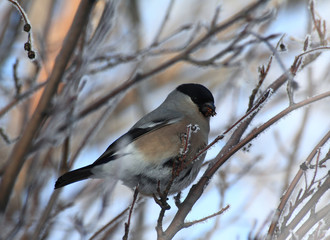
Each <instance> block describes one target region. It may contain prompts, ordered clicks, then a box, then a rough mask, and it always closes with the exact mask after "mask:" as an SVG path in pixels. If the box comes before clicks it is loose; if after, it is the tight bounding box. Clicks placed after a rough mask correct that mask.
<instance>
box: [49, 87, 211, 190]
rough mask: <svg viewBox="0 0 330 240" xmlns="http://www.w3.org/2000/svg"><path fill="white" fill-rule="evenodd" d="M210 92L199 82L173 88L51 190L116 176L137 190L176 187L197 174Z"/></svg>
mask: <svg viewBox="0 0 330 240" xmlns="http://www.w3.org/2000/svg"><path fill="white" fill-rule="evenodd" d="M215 115H216V112H215V103H214V97H213V95H212V93H211V92H210V90H209V89H208V88H206V87H205V86H203V85H202V84H198V83H185V84H181V85H179V86H178V87H176V88H175V89H174V90H173V91H172V92H170V93H169V95H168V96H167V97H166V99H165V100H164V102H163V103H161V105H159V107H157V108H156V109H154V110H153V111H151V112H150V113H148V114H146V115H145V116H144V117H142V118H141V119H140V120H139V121H137V122H136V124H134V125H133V126H132V127H131V128H130V129H129V130H128V131H127V132H126V133H125V134H124V135H122V136H121V137H119V138H118V139H117V140H115V141H114V142H113V143H112V144H110V145H109V147H108V148H107V149H106V150H105V152H104V153H103V154H102V155H101V156H100V157H99V158H98V159H96V161H95V162H93V163H92V164H90V165H88V166H85V167H82V168H79V169H76V170H73V171H70V172H67V173H65V174H63V175H62V176H60V177H59V178H58V180H57V181H56V183H55V189H58V188H61V187H64V186H66V185H68V184H71V183H74V182H77V181H81V180H85V179H89V178H92V179H93V178H97V179H98V178H105V179H109V178H110V179H115V180H120V181H121V182H122V183H123V184H124V185H126V186H128V187H129V188H131V189H134V188H137V189H138V191H139V193H142V194H144V195H154V194H157V193H160V192H163V191H165V190H166V189H168V194H175V193H179V192H181V191H182V190H183V189H185V188H186V187H188V186H189V185H190V184H191V183H192V182H193V181H194V180H195V178H196V177H197V174H198V172H199V170H200V168H201V166H202V163H203V161H204V158H205V155H206V151H205V147H206V146H207V144H208V135H209V132H210V118H211V117H213V116H215Z"/></svg>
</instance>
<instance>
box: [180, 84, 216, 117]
mask: <svg viewBox="0 0 330 240" xmlns="http://www.w3.org/2000/svg"><path fill="white" fill-rule="evenodd" d="M176 89H177V90H178V91H179V92H182V93H184V94H186V95H188V96H189V97H190V98H191V100H192V101H193V102H194V103H195V104H196V105H197V106H198V108H199V111H200V112H201V113H202V114H203V115H204V116H205V117H210V116H214V115H216V112H215V106H214V98H213V95H212V93H211V92H210V90H208V89H207V88H206V87H204V86H203V85H201V84H197V83H186V84H182V85H180V86H178V87H177V88H176Z"/></svg>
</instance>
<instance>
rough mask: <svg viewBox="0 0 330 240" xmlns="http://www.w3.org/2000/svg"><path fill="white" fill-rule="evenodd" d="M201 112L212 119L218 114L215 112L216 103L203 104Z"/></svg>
mask: <svg viewBox="0 0 330 240" xmlns="http://www.w3.org/2000/svg"><path fill="white" fill-rule="evenodd" d="M201 112H202V113H203V115H204V116H205V117H210V116H212V117H213V116H215V115H216V114H217V113H216V112H215V106H214V103H211V102H209V103H205V104H203V106H202V108H201Z"/></svg>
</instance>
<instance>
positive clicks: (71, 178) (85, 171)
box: [55, 165, 93, 189]
mask: <svg viewBox="0 0 330 240" xmlns="http://www.w3.org/2000/svg"><path fill="white" fill-rule="evenodd" d="M92 167H93V166H92V165H88V166H86V167H83V168H79V169H76V170H73V171H71V172H67V173H65V174H63V175H62V176H61V177H59V178H58V179H57V181H56V183H55V189H57V188H61V187H64V186H66V185H68V184H71V183H74V182H78V181H81V180H85V179H87V178H89V177H90V176H92V175H93V173H92V172H91V169H92Z"/></svg>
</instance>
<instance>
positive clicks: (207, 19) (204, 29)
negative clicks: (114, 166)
mask: <svg viewBox="0 0 330 240" xmlns="http://www.w3.org/2000/svg"><path fill="white" fill-rule="evenodd" d="M18 2H19V3H20V6H21V7H22V8H23V9H24V10H25V12H26V15H27V17H28V19H29V22H30V25H31V27H32V29H31V31H30V32H29V33H28V32H25V31H23V25H24V21H23V20H22V17H21V15H20V13H19V11H18V9H17V8H16V7H15V6H14V4H12V3H11V1H1V2H0V13H1V14H0V19H1V21H0V22H1V24H0V130H1V132H0V133H1V138H0V174H1V176H2V175H3V174H4V172H5V171H6V168H7V166H8V165H10V164H11V161H10V153H11V151H12V149H13V146H14V145H15V143H16V142H17V139H19V138H20V136H21V134H22V131H23V129H24V128H26V127H29V126H28V122H29V119H30V117H31V115H32V114H33V112H34V110H35V108H36V106H37V104H38V101H39V99H40V96H41V94H42V92H43V88H44V86H45V83H47V79H48V77H49V76H50V74H51V72H52V68H53V66H54V63H55V61H56V56H57V54H58V53H59V50H60V49H61V46H62V43H63V40H64V38H65V36H66V34H67V31H68V29H69V27H70V25H71V23H72V20H73V18H74V15H75V13H76V11H77V8H78V6H79V3H80V1H78V0H71V1H64V0H53V1H52V0H25V1H18ZM251 2H253V1H240V0H232V1H219V0H205V1H198V0H180V1H179V0H177V1H174V0H158V1H148V0H125V1H107V0H99V1H97V2H96V4H95V7H94V9H93V10H92V13H91V15H90V19H89V22H88V24H87V25H86V26H84V32H83V34H82V36H81V39H80V41H79V44H78V45H77V47H76V49H75V51H74V53H73V56H72V58H71V61H70V63H69V66H68V67H67V69H66V70H65V73H64V76H63V79H62V81H61V83H60V86H59V88H58V89H57V93H56V96H55V97H54V98H53V99H52V106H51V107H50V108H49V112H50V117H49V118H48V119H47V121H46V122H45V123H44V124H43V126H42V128H41V129H40V131H39V132H38V135H37V136H36V137H35V139H34V140H33V144H32V146H33V147H32V148H31V150H30V154H29V155H28V157H27V159H26V161H25V164H24V165H23V167H22V169H21V171H20V173H19V175H18V176H17V179H16V183H15V186H14V190H13V192H12V195H11V198H10V201H9V204H8V207H7V210H6V213H5V214H4V215H3V216H2V218H1V221H2V223H1V225H2V230H1V233H0V238H1V239H121V237H122V236H123V234H124V222H125V221H127V214H125V213H124V214H123V215H120V213H122V212H123V211H124V210H125V209H126V208H127V207H128V206H130V204H131V202H132V196H133V192H132V190H130V189H128V188H127V187H125V186H122V185H121V184H120V183H119V184H116V182H113V181H110V180H106V181H105V180H88V181H83V182H79V183H75V184H72V185H70V186H67V187H65V188H64V189H62V190H60V191H56V192H54V190H53V187H54V183H55V181H56V179H57V178H58V176H59V175H61V172H63V171H64V170H68V169H71V168H78V167H81V166H84V165H86V164H90V163H92V162H93V161H94V160H95V159H97V158H98V157H99V156H100V155H101V154H102V153H103V151H104V150H105V149H106V148H107V146H108V145H109V144H111V143H112V142H113V141H114V140H116V139H117V138H118V137H119V136H120V135H121V134H123V133H125V132H126V131H127V130H128V129H129V128H130V127H131V126H132V125H133V124H134V123H135V122H136V121H137V120H139V119H140V117H142V116H143V115H144V114H146V113H148V112H150V111H151V110H153V109H154V108H156V107H157V106H158V105H159V104H161V103H162V101H163V100H164V99H165V97H166V96H167V94H168V93H169V92H170V91H172V90H173V89H174V88H175V87H176V86H178V85H179V84H181V83H188V82H194V83H201V84H203V85H205V86H207V87H208V88H209V89H210V90H211V91H212V93H213V95H214V96H215V101H216V107H217V113H218V114H217V115H216V117H214V118H212V120H211V133H210V140H209V141H212V140H213V139H214V138H215V137H216V136H218V135H220V134H221V133H223V132H224V131H225V130H226V129H227V128H228V127H229V126H231V125H232V124H233V123H234V122H235V121H237V120H238V119H239V118H240V117H241V116H243V115H244V114H245V112H246V110H247V108H248V104H249V97H250V95H251V94H252V91H253V90H254V89H256V86H257V85H258V83H259V80H260V79H261V74H260V72H261V71H260V69H261V67H262V66H264V67H265V68H267V65H268V64H269V60H270V58H271V56H272V54H273V51H274V49H277V52H276V54H275V57H273V58H272V62H271V64H269V66H270V68H269V71H268V72H267V76H266V78H265V79H264V81H263V83H262V84H261V86H260V88H258V89H257V92H256V96H257V97H258V96H260V93H261V92H262V91H263V90H265V89H266V87H267V86H269V85H270V84H271V83H272V82H274V81H275V80H276V79H277V78H279V77H280V76H281V75H282V74H283V73H284V72H285V71H286V70H287V69H289V68H290V67H291V65H292V64H293V62H294V60H295V57H296V56H298V55H299V54H302V53H304V52H306V51H307V50H309V49H314V48H317V47H322V46H326V45H327V41H328V39H329V38H328V34H329V30H328V25H329V23H330V15H329V9H330V2H329V1H327V0H319V1H317V3H314V1H307V0H294V1H293V0H290V1H289V0H287V1H285V0H270V1H268V2H267V3H266V4H264V5H262V6H261V7H259V8H256V9H254V10H253V11H252V12H251V13H250V14H249V15H248V16H245V17H244V18H241V19H239V20H237V21H235V22H234V23H233V24H230V25H229V26H228V27H225V28H224V30H222V31H220V32H219V33H217V34H213V35H212V37H211V38H209V39H208V41H206V42H204V43H201V44H199V45H198V47H197V48H196V49H195V50H194V51H193V52H192V53H191V54H189V57H188V58H182V59H181V60H180V61H176V62H172V63H171V62H170V61H171V59H173V58H174V57H176V56H178V55H179V54H181V53H183V52H184V51H186V50H187V49H188V48H189V47H190V46H191V45H193V44H195V43H196V42H198V40H200V39H202V38H203V37H204V36H205V35H207V34H211V33H212V29H214V28H213V27H214V26H216V25H217V24H218V25H220V24H221V23H223V22H225V21H227V20H228V19H231V18H233V16H235V14H236V13H238V12H240V11H242V10H243V9H245V8H246V6H248V5H249V4H250V3H251ZM215 16H217V17H215ZM317 24H319V25H317ZM261 38H263V39H264V40H262V39H261ZM26 42H28V43H30V44H31V48H32V50H33V51H34V52H35V55H36V57H35V58H34V59H29V57H28V51H25V50H24V44H25V43H26ZM267 43H269V44H270V45H271V47H270V46H268V45H267ZM325 49H326V47H325ZM217 54H218V55H217ZM214 56H216V57H214ZM273 56H274V55H273ZM308 57H309V58H308ZM308 57H306V58H304V59H303V61H305V62H306V66H305V65H304V64H302V66H301V70H300V71H299V72H298V74H297V75H296V76H295V77H294V100H295V102H299V101H302V100H304V99H307V98H309V97H312V96H314V95H317V94H320V93H322V92H326V91H329V89H330V74H329V71H330V53H329V52H327V51H326V50H324V49H323V50H322V51H318V52H313V55H308ZM310 58H312V60H311V59H310ZM166 62H170V64H169V65H168V66H166V67H164V68H163V69H162V71H156V73H155V74H150V75H148V73H152V71H153V70H155V69H157V67H159V66H164V63H166ZM307 62H308V65H307ZM137 74H146V75H148V77H145V78H144V79H143V81H140V82H139V83H137V84H134V86H133V87H130V88H127V89H126V90H125V91H123V92H121V93H120V94H119V95H117V96H116V97H115V98H109V97H108V95H109V93H111V92H112V91H113V90H114V89H116V88H117V87H119V86H121V85H122V84H125V83H127V82H128V81H129V80H130V79H132V78H133V77H134V76H136V75H137ZM100 99H105V101H103V102H100V101H99V100H100ZM288 106H289V99H288V96H287V90H286V85H285V86H283V87H282V88H281V89H280V90H279V91H278V92H277V93H276V94H274V95H273V96H272V97H271V99H270V100H268V101H267V103H266V104H265V106H264V107H263V109H262V110H261V112H260V113H259V114H258V115H257V117H256V118H255V119H254V120H253V121H252V123H251V124H250V127H249V128H248V129H247V131H246V134H245V135H247V134H248V133H249V132H250V131H251V130H253V129H254V128H256V127H258V126H260V125H261V124H263V123H265V122H266V121H268V120H269V119H270V118H272V117H273V116H275V115H276V114H278V113H279V112H280V111H282V110H283V109H285V108H286V107H288ZM82 112H85V113H86V114H85V115H82V114H81V113H82ZM329 119H330V108H329V99H324V100H321V101H318V102H316V103H313V104H311V105H309V106H307V107H304V108H301V109H298V110H296V111H294V112H292V113H291V114H289V115H287V116H286V117H284V118H283V119H281V120H280V121H279V122H278V123H276V124H275V125H273V126H271V127H270V128H269V129H268V130H267V131H265V132H264V133H263V134H261V135H260V136H259V137H258V138H256V139H255V140H253V141H252V142H251V144H249V145H248V146H245V148H244V149H242V150H240V151H239V152H237V153H236V154H235V155H234V156H233V157H232V158H231V159H230V160H229V161H228V162H227V163H226V164H225V165H224V166H222V168H221V169H220V170H219V171H218V173H217V174H216V175H215V176H214V177H213V178H212V179H211V181H210V184H209V185H208V187H207V188H206V189H205V192H204V194H203V196H202V197H201V199H200V200H199V201H198V202H197V204H196V205H195V206H194V208H193V209H192V211H191V213H190V214H189V215H188V219H187V220H188V221H194V220H197V219H201V218H203V217H206V216H208V215H211V214H213V213H215V212H217V211H219V210H220V209H221V208H223V207H225V206H226V205H227V204H229V205H230V208H229V210H227V211H226V212H225V213H223V214H222V215H220V216H216V217H213V218H211V219H208V220H206V221H203V222H202V223H199V224H196V225H194V226H192V227H190V228H189V229H183V230H181V231H180V232H179V233H178V234H177V235H176V236H175V237H174V239H263V238H264V236H265V234H266V233H267V230H268V227H269V224H270V221H271V217H272V216H273V214H274V210H275V209H276V208H277V206H278V204H279V202H280V199H281V196H282V195H283V193H284V192H285V190H286V188H287V187H288V185H289V184H290V182H291V181H292V179H293V177H294V176H295V174H296V173H297V171H298V170H299V169H300V167H299V166H300V165H301V164H302V163H303V162H305V161H306V159H307V157H308V155H309V154H310V152H311V151H312V150H313V149H314V147H315V145H316V144H317V143H318V142H319V141H320V140H321V138H322V137H324V135H325V134H326V133H327V132H328V131H329V129H330V128H329V127H330V121H329ZM63 126H64V127H63ZM59 129H61V130H59ZM63 129H64V130H63ZM229 137H230V133H229V134H227V135H226V136H225V138H224V139H223V140H221V141H219V142H218V143H217V144H215V145H214V146H213V147H212V148H211V149H210V150H209V151H208V154H207V157H206V161H208V160H211V159H213V158H214V157H215V156H216V155H217V154H218V153H219V151H220V150H221V148H222V147H223V146H224V144H225V143H226V140H228V138H229ZM329 147H330V143H329V141H328V142H327V143H326V144H325V145H324V146H322V147H321V148H320V149H319V155H318V158H317V159H316V158H315V159H314V160H313V161H314V162H312V164H314V166H316V165H317V163H316V162H315V161H321V160H322V159H327V158H329V152H328V151H329ZM205 170H206V167H204V168H203V169H202V170H201V173H200V175H201V174H202V173H203V172H204V171H205ZM328 171H329V163H326V161H324V164H323V165H322V167H320V168H317V171H316V170H315V167H314V169H308V170H306V171H305V173H304V180H301V181H300V182H299V184H298V186H297V189H296V192H295V193H294V195H293V197H292V199H291V200H290V201H291V202H292V204H293V205H294V204H295V203H297V201H296V200H297V199H296V197H297V195H298V192H299V189H304V188H305V186H308V184H309V183H311V182H312V181H314V182H315V185H313V186H316V185H317V183H320V184H321V183H322V181H323V180H324V179H325V178H326V176H327V172H328ZM314 176H315V177H314ZM313 177H314V178H313ZM197 180H198V178H197ZM318 180H320V181H319V182H318ZM305 189H306V188H305ZM188 190H189V189H187V190H185V191H183V193H182V196H183V198H184V197H185V196H186V194H187V192H188ZM329 199H330V194H329V192H326V193H325V194H324V195H322V197H321V199H320V202H319V204H320V205H318V206H317V207H316V209H319V208H321V207H323V206H329V205H328V204H329ZM303 200H304V201H301V202H299V204H298V203H297V209H296V211H299V208H302V207H303V206H304V205H303V204H304V202H306V201H308V198H304V199H303ZM169 204H170V205H171V206H172V208H171V210H169V211H167V212H166V216H165V220H164V221H165V226H166V224H168V223H169V222H170V220H171V219H172V218H173V215H174V214H175V213H176V210H177V209H176V207H175V204H174V201H173V199H172V198H170V200H169ZM298 205H299V206H298ZM291 210H292V209H290V208H289V207H287V208H286V213H287V214H292V215H290V216H292V218H294V216H295V214H296V213H297V212H294V211H293V210H292V211H291ZM159 211H160V208H159V206H158V205H157V204H156V203H155V202H154V200H153V199H152V198H142V199H140V200H139V202H138V204H137V206H136V209H135V211H134V214H133V218H132V223H131V232H130V234H131V237H130V239H156V236H157V235H156V231H155V226H156V222H157V218H158V214H159ZM306 219H308V215H306ZM329 219H330V216H329V214H328V215H327V218H324V221H323V222H322V221H320V222H319V223H318V224H316V225H314V226H313V227H312V228H311V229H310V232H309V234H310V235H306V236H317V237H318V238H319V239H326V238H327V237H330V232H329V230H328V229H329V222H330V220H329ZM327 221H328V222H327ZM326 222H327V223H326ZM108 223H109V225H108V226H107V227H106V228H104V229H102V227H103V226H105V225H106V224H108ZM302 224H303V222H301V225H302ZM326 224H328V225H326ZM297 227H299V225H298V226H297ZM313 234H314V235H313ZM290 237H292V236H288V238H290ZM318 238H313V239H318ZM306 239H309V238H306Z"/></svg>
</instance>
